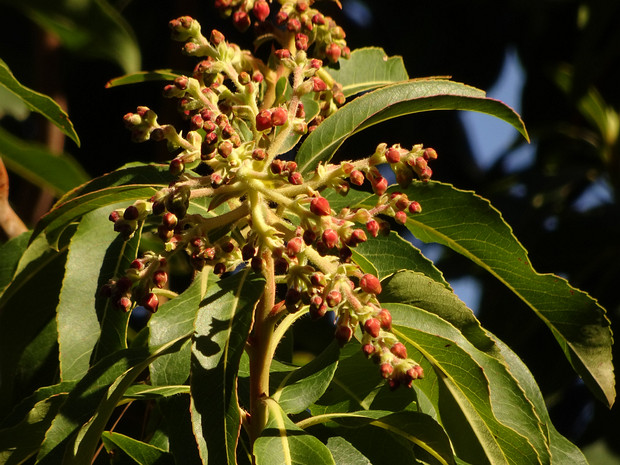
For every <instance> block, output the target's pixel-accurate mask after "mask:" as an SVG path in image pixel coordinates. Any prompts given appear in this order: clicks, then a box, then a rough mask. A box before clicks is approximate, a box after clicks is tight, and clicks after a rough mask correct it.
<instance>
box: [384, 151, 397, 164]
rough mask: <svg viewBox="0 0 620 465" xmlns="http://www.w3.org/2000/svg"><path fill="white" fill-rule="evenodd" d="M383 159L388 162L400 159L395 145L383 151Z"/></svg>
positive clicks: (395, 161)
mask: <svg viewBox="0 0 620 465" xmlns="http://www.w3.org/2000/svg"><path fill="white" fill-rule="evenodd" d="M385 159H386V160H387V162H388V163H398V162H399V161H400V150H398V149H397V148H396V147H390V148H389V149H388V150H387V151H386V152H385Z"/></svg>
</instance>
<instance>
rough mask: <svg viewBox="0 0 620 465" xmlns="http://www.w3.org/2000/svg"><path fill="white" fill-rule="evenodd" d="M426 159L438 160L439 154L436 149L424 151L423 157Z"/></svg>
mask: <svg viewBox="0 0 620 465" xmlns="http://www.w3.org/2000/svg"><path fill="white" fill-rule="evenodd" d="M422 156H423V157H424V159H425V160H427V161H428V160H436V159H437V152H436V151H435V149H432V148H430V147H428V148H426V149H424V155H422Z"/></svg>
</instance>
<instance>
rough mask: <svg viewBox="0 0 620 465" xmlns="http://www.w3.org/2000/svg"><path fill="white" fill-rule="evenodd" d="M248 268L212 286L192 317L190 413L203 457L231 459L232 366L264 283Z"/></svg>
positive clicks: (235, 420) (237, 420)
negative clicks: (193, 320) (193, 318)
mask: <svg viewBox="0 0 620 465" xmlns="http://www.w3.org/2000/svg"><path fill="white" fill-rule="evenodd" d="M249 270H250V269H249V268H246V269H245V270H242V271H240V272H239V273H237V274H235V275H233V276H230V277H228V278H226V279H222V280H219V281H217V286H211V287H210V288H209V289H208V291H207V295H206V297H205V298H204V300H203V301H202V302H201V305H200V310H199V311H198V314H197V315H196V319H195V322H194V327H195V331H194V335H193V338H192V375H191V383H190V385H191V395H192V397H191V415H192V425H193V429H194V435H195V436H196V440H197V442H198V450H199V451H200V456H201V458H202V460H203V462H204V463H207V462H210V463H218V464H225V463H228V464H235V463H236V457H235V455H236V449H237V441H238V437H239V430H240V428H241V417H240V413H239V404H238V400H237V371H238V369H239V361H240V359H241V355H242V354H243V351H244V349H245V344H246V341H247V338H248V335H249V333H250V328H251V325H252V315H253V309H254V306H255V305H256V302H257V300H258V299H259V297H260V295H261V294H262V292H263V288H264V281H263V279H262V278H260V277H259V276H257V275H255V274H253V273H250V271H249ZM273 463H278V462H273Z"/></svg>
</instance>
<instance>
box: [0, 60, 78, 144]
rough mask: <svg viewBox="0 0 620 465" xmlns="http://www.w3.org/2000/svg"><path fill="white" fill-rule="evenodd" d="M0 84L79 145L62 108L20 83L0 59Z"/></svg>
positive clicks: (71, 124) (45, 96)
mask: <svg viewBox="0 0 620 465" xmlns="http://www.w3.org/2000/svg"><path fill="white" fill-rule="evenodd" d="M0 85H2V86H4V87H5V88H6V89H8V90H9V91H10V92H11V93H13V94H15V95H16V96H17V97H18V98H20V99H21V100H22V101H23V102H24V103H25V104H26V105H27V106H28V108H29V109H30V110H31V111H35V112H37V113H40V114H42V115H43V116H45V118H47V119H48V120H49V121H50V122H52V123H53V124H54V125H55V126H57V127H58V129H60V130H61V131H62V132H63V134H65V135H66V136H67V137H69V138H71V140H73V141H74V142H75V143H76V144H77V145H78V146H79V145H80V138H79V137H78V135H77V133H76V132H75V129H74V128H73V123H72V122H71V121H70V120H69V117H68V116H67V114H66V113H65V112H64V111H63V110H62V108H60V106H59V105H58V104H57V103H56V102H54V100H52V99H51V98H50V97H48V96H47V95H43V94H40V93H39V92H35V91H34V90H32V89H30V88H28V87H26V86H24V85H22V84H21V83H20V82H19V81H18V80H17V79H16V78H15V76H13V73H11V70H10V69H9V66H8V65H7V64H6V63H5V62H4V61H3V60H2V59H0ZM0 139H1V138H0Z"/></svg>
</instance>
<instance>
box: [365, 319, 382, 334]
mask: <svg viewBox="0 0 620 465" xmlns="http://www.w3.org/2000/svg"><path fill="white" fill-rule="evenodd" d="M364 331H366V332H367V333H368V334H370V335H371V336H372V337H375V338H376V337H379V332H380V331H381V323H380V322H379V320H377V319H376V318H368V319H367V320H366V321H365V322H364Z"/></svg>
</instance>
